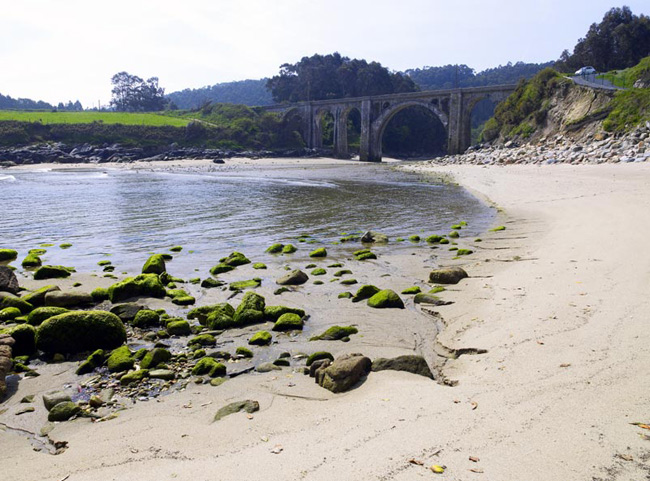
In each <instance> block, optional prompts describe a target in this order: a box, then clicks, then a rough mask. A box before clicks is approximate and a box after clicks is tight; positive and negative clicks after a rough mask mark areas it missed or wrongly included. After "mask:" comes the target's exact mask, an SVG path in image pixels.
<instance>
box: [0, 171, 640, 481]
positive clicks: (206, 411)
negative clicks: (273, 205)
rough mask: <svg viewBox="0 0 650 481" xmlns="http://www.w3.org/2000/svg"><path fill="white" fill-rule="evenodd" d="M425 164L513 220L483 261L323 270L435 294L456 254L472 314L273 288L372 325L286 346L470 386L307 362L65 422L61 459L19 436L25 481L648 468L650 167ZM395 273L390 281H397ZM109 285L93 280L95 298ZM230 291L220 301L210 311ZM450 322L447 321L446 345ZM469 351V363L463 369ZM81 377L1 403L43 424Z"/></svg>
mask: <svg viewBox="0 0 650 481" xmlns="http://www.w3.org/2000/svg"><path fill="white" fill-rule="evenodd" d="M309 162H311V160H309ZM406 168H411V167H409V166H407V167H406ZM416 168H418V169H426V170H429V171H431V172H433V173H435V174H436V175H439V174H442V175H452V176H453V177H454V178H455V179H456V180H457V181H458V182H460V183H461V184H462V185H464V186H466V187H467V188H469V189H471V190H473V191H474V192H476V193H477V195H480V196H483V197H484V198H486V200H488V201H489V202H493V203H494V204H495V205H496V206H498V208H499V209H500V210H501V214H500V215H501V219H500V220H499V222H500V223H502V224H503V225H505V226H506V228H507V229H506V230H505V231H501V232H487V233H485V234H484V235H482V236H481V237H482V238H483V242H482V243H480V244H478V243H469V242H467V241H464V242H466V243H467V245H468V246H471V247H472V248H473V249H474V250H475V253H474V254H473V255H471V256H468V257H467V258H463V259H460V260H450V259H449V256H445V257H444V259H442V260H440V259H436V258H435V257H432V256H435V255H436V254H437V253H438V252H436V251H435V250H429V249H423V248H418V247H414V248H413V253H414V254H415V255H411V253H410V252H407V253H403V254H400V255H396V254H391V252H390V244H389V247H386V248H377V249H376V251H377V253H378V254H379V259H378V260H377V261H371V262H365V263H361V262H356V261H352V260H350V259H345V258H344V259H337V258H336V257H330V258H327V259H326V260H325V261H322V262H317V264H319V265H327V264H329V263H331V262H335V261H342V262H344V263H345V267H346V268H350V269H351V270H352V271H353V272H354V277H355V278H356V279H358V280H359V283H360V284H363V283H366V282H370V283H373V284H376V285H378V286H379V287H387V288H392V289H394V290H396V291H397V292H399V291H400V290H401V289H403V288H406V287H409V286H411V285H413V284H417V285H421V286H422V287H425V286H426V284H425V283H424V282H423V281H424V280H425V279H426V278H427V274H428V272H429V270H430V269H431V268H432V267H435V265H436V264H437V263H438V262H440V263H443V264H444V265H462V266H463V267H464V268H465V269H466V270H467V271H468V272H469V274H470V276H471V277H470V278H469V279H466V280H464V281H461V283H460V284H458V286H452V287H450V288H449V289H448V290H447V291H446V292H444V293H442V294H441V297H443V299H445V300H450V301H454V304H452V305H449V306H440V307H431V308H429V311H435V312H436V313H438V315H439V317H437V316H436V315H431V313H429V314H427V313H425V312H422V311H421V310H420V309H418V308H416V307H414V306H413V304H412V301H408V302H407V308H406V309H404V310H400V311H396V310H372V309H369V308H368V307H367V306H366V305H365V303H358V304H351V303H349V301H345V300H342V299H337V297H336V294H338V292H341V291H343V290H354V288H355V287H356V286H350V287H351V288H350V289H347V288H345V287H344V286H340V285H339V284H338V283H329V282H328V281H329V278H330V277H331V276H327V277H326V278H325V279H323V280H324V281H325V284H324V285H322V286H311V285H309V286H308V287H306V288H305V289H300V290H298V292H295V293H285V294H283V295H282V296H280V299H278V302H275V299H273V297H274V296H273V294H272V290H273V288H274V286H272V285H270V284H268V283H267V285H264V284H263V286H262V288H260V289H258V292H259V293H260V294H262V295H264V296H265V297H266V298H267V301H268V300H269V299H271V300H272V302H269V303H273V304H276V303H278V304H279V303H282V304H286V305H289V306H296V307H301V308H304V309H305V310H307V312H308V313H309V314H312V317H311V319H310V320H309V321H308V325H309V328H308V329H311V330H313V331H314V332H320V331H321V330H324V328H326V327H329V326H331V325H334V324H339V325H349V324H355V325H357V326H358V328H359V331H360V332H359V334H358V335H355V336H352V338H351V341H350V342H349V343H341V342H325V341H319V342H316V343H306V342H305V341H304V339H303V340H300V339H296V340H295V341H296V342H292V341H293V340H292V339H289V338H287V339H285V340H284V341H283V342H286V343H287V344H285V345H287V346H291V347H289V348H288V349H289V350H290V351H291V352H299V351H304V352H313V351H317V350H321V349H326V350H329V351H331V352H332V353H333V354H335V355H338V354H343V353H348V352H362V353H363V354H365V355H367V356H369V357H371V358H374V357H377V356H383V357H391V356H396V355H400V354H406V353H419V354H422V355H424V356H425V358H426V359H427V361H428V362H429V363H430V364H431V365H434V364H435V365H439V366H440V368H441V369H442V373H443V378H444V379H446V380H447V381H448V382H447V384H453V385H455V387H450V386H449V385H445V384H442V383H436V382H433V381H431V380H428V379H426V378H423V377H419V376H415V375H412V374H408V373H401V372H388V371H384V372H379V373H371V374H370V376H368V378H367V380H366V381H365V382H364V383H363V384H361V385H360V386H359V387H357V388H356V389H354V390H352V391H350V392H348V393H344V394H332V393H330V392H329V391H327V390H324V389H322V388H320V387H319V386H317V385H316V384H315V383H314V381H313V379H311V378H309V377H307V376H304V375H303V374H299V373H296V372H293V371H292V369H290V368H284V369H283V370H282V371H275V372H271V373H264V374H261V373H255V374H251V375H244V376H239V377H236V378H234V379H231V380H229V381H227V382H226V383H225V384H223V385H221V386H219V387H211V386H209V385H194V384H190V385H188V387H187V388H186V389H185V390H184V391H182V392H178V393H174V394H172V395H169V396H164V397H160V398H157V399H155V400H150V401H147V402H138V403H136V404H135V405H133V406H131V407H130V408H129V409H126V410H124V411H120V412H119V415H118V416H117V417H116V418H115V419H113V420H110V421H107V422H103V423H91V422H90V420H88V419H77V420H74V421H71V422H66V423H61V424H58V425H57V426H56V427H55V429H54V430H53V431H52V433H51V434H50V436H51V438H52V439H55V440H65V441H67V442H68V443H69V448H68V449H67V450H66V451H65V452H64V453H62V454H60V455H58V456H51V455H48V454H43V453H37V452H34V451H33V450H32V447H31V445H30V444H29V442H28V441H27V440H26V438H24V437H23V436H19V435H17V434H14V433H9V432H5V433H1V434H0V451H1V452H2V453H3V463H2V467H3V471H4V473H5V474H6V475H7V478H8V479H12V480H36V479H38V480H50V479H51V480H61V479H64V478H66V476H68V475H69V478H66V479H68V480H70V481H77V480H90V479H93V480H94V479H103V480H110V479H114V480H124V479H138V480H159V479H180V480H185V479H187V480H203V479H205V480H208V479H209V480H231V479H248V480H257V479H260V480H262V479H264V480H269V479H278V480H280V479H306V480H332V479H337V480H347V479H350V480H352V479H355V480H356V479H386V480H388V479H390V480H413V479H430V478H431V477H435V476H436V475H435V474H433V473H432V472H431V471H429V470H428V467H429V466H431V465H432V464H438V465H444V466H446V468H447V469H446V471H445V473H444V474H443V475H440V477H441V479H452V480H461V479H462V480H465V479H485V480H491V479H499V480H519V479H527V480H533V479H534V480H536V479H540V480H541V479H544V480H558V481H559V480H566V479H592V478H594V479H621V480H623V479H641V478H643V477H644V476H647V468H646V467H645V465H646V464H647V458H648V443H649V442H648V441H646V440H644V439H642V438H641V437H640V436H639V434H640V433H642V431H643V430H642V429H639V428H638V427H636V426H632V425H630V424H629V423H631V422H635V421H639V422H647V421H648V419H647V418H644V416H647V393H648V391H649V388H650V375H648V374H647V370H646V369H644V368H645V367H647V366H648V362H649V361H650V348H649V347H648V345H647V342H646V336H645V331H646V330H647V328H646V324H647V318H648V314H650V306H649V305H648V304H649V301H647V300H646V299H647V295H646V293H647V291H648V284H649V281H650V276H649V275H648V272H649V269H648V268H649V267H650V266H649V264H650V255H648V254H647V252H646V249H645V243H646V239H647V237H648V234H650V232H648V231H649V230H650V227H649V226H650V222H649V221H650V219H649V218H648V217H650V209H649V208H648V207H650V205H649V204H650V194H649V193H648V190H647V185H648V182H649V181H650V168H648V167H647V166H645V165H603V166H577V167H572V166H547V167H533V166H512V167H504V168H495V167H491V168H482V167H477V166H459V167H453V168H450V167H432V166H429V165H428V164H417V166H416ZM461 240H462V237H461ZM384 249H385V250H384ZM310 262H311V260H309V259H308V258H303V259H300V258H299V259H295V260H292V261H291V264H292V266H293V265H295V266H297V267H303V268H304V265H305V264H307V263H310ZM282 266H283V261H280V260H279V261H278V262H277V264H276V265H271V264H269V271H270V273H269V275H270V274H271V271H272V273H273V274H277V276H278V277H279V275H280V274H281V273H283V272H284V271H283V269H282ZM239 269H242V270H241V271H240V270H239ZM245 269H250V267H247V266H244V267H240V268H238V269H237V271H238V272H237V275H238V277H241V278H244V277H246V276H247V275H249V274H250V276H251V277H252V276H253V275H254V274H253V272H255V273H257V271H253V270H252V269H251V272H250V273H248V272H247V271H245ZM328 271H329V269H328ZM386 273H389V274H391V276H390V277H381V276H382V275H384V274H386ZM229 274H230V273H229ZM78 279H79V278H77V280H78ZM224 279H225V280H229V279H228V277H227V275H226V276H224ZM313 279H314V278H312V280H313ZM74 280H75V279H74V276H73V281H74ZM73 281H70V282H73ZM105 281H106V284H108V283H110V282H109V281H108V280H105V279H99V280H98V279H97V278H84V279H83V280H82V282H83V283H84V287H83V289H88V290H90V289H91V288H92V285H93V282H105ZM32 282H33V281H32ZM66 282H68V281H66ZM360 284H359V285H360ZM34 285H35V284H34ZM34 285H30V284H29V283H26V286H27V287H33V286H34ZM61 287H62V288H63V287H64V284H63V283H61ZM227 295H228V293H221V292H214V290H212V291H210V292H209V294H206V297H205V298H202V299H197V301H198V302H197V304H204V303H206V304H207V303H209V302H213V301H220V300H223V299H222V297H221V296H227ZM402 297H404V298H405V297H407V296H402ZM233 302H235V303H236V299H235V300H233ZM149 304H150V305H151V307H158V306H157V305H155V303H153V302H152V303H149ZM436 319H437V321H436ZM439 326H444V329H443V330H442V332H441V333H440V335H438V336H437V339H436V334H437V330H438V327H439ZM258 327H259V326H254V327H251V331H252V330H255V329H257V328H258ZM266 327H268V326H266ZM248 334H249V333H246V334H245V335H248ZM304 337H307V336H304ZM233 341H234V342H237V341H236V340H233ZM241 344H243V342H242V343H241ZM235 345H240V344H235ZM458 349H467V351H462V350H461V351H454V350H458ZM472 349H481V350H486V351H487V352H486V353H484V354H472ZM454 352H456V354H458V353H463V352H467V354H464V355H461V356H460V357H457V358H455V359H454V358H453V357H455V356H452V354H453V353H454ZM447 358H449V359H447ZM230 367H231V366H229V368H230ZM75 368H76V363H62V364H58V365H48V366H47V367H46V368H44V369H39V371H40V372H41V373H42V375H41V376H40V377H38V378H26V379H22V380H21V381H20V383H19V385H18V391H17V392H16V393H15V394H14V395H13V396H12V397H11V398H10V399H8V400H7V401H5V402H4V403H3V404H1V405H0V409H7V412H6V413H5V414H2V415H0V421H1V422H3V423H7V424H10V425H11V426H14V427H22V428H24V429H26V430H28V431H38V429H40V426H41V425H42V424H43V422H44V419H45V410H44V408H43V407H42V404H41V403H40V402H39V401H38V400H37V402H36V403H34V405H35V407H36V412H35V413H30V414H24V415H21V416H15V415H14V414H13V413H14V412H15V410H16V409H18V408H19V407H22V406H19V400H20V399H21V398H22V397H23V396H24V395H27V394H34V393H40V392H42V391H45V390H48V389H52V388H54V387H56V388H59V387H60V386H61V385H62V384H65V383H66V382H69V383H75V382H78V379H77V377H76V376H75V375H74V369H75ZM242 399H254V400H257V401H259V403H260V407H261V409H260V411H259V412H257V413H255V414H253V415H252V416H247V415H246V414H244V413H240V414H236V415H232V416H229V417H227V418H225V419H223V420H221V421H219V422H217V423H211V421H212V417H213V416H214V413H215V412H216V411H217V409H219V408H220V407H221V406H222V405H224V404H227V403H229V402H233V401H237V400H242ZM23 406H24V405H23ZM279 448H281V449H279ZM273 451H275V452H278V451H280V452H279V453H277V454H276V453H274V452H273ZM470 457H472V458H478V459H479V461H477V462H474V461H472V460H470ZM630 459H631V460H630ZM410 460H414V461H417V462H422V463H423V465H422V466H420V465H419V464H417V463H412V462H409V461H410ZM470 470H474V471H473V472H472V471H470ZM479 471H480V472H479Z"/></svg>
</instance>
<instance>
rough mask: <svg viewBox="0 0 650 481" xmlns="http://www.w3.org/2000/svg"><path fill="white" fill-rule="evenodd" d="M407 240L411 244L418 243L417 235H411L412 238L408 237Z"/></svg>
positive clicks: (418, 237)
mask: <svg viewBox="0 0 650 481" xmlns="http://www.w3.org/2000/svg"><path fill="white" fill-rule="evenodd" d="M409 240H410V241H411V242H420V236H419V235H412V236H409Z"/></svg>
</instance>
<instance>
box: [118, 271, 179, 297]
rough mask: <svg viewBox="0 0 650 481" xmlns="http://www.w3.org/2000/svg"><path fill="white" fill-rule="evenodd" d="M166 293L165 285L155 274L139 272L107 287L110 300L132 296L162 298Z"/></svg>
mask: <svg viewBox="0 0 650 481" xmlns="http://www.w3.org/2000/svg"><path fill="white" fill-rule="evenodd" d="M166 295H167V291H166V290H165V286H163V285H162V282H160V278H159V277H158V276H157V275H156V274H140V275H139V276H136V277H127V278H126V279H124V280H123V281H121V282H118V283H116V284H113V285H112V286H110V287H109V288H108V297H109V299H110V301H111V302H121V301H124V300H126V299H130V298H132V297H156V298H158V299H163V298H164V297H165V296H166Z"/></svg>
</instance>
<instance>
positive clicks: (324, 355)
mask: <svg viewBox="0 0 650 481" xmlns="http://www.w3.org/2000/svg"><path fill="white" fill-rule="evenodd" d="M321 359H329V360H330V361H333V360H334V356H332V354H330V353H329V352H327V351H317V352H315V353H313V354H311V355H310V356H309V357H308V358H307V366H311V365H312V364H313V363H314V361H320V360H321Z"/></svg>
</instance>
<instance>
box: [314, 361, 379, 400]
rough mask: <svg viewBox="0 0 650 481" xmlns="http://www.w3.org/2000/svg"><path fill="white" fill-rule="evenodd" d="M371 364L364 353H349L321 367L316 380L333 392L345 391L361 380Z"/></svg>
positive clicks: (317, 371) (316, 373)
mask: <svg viewBox="0 0 650 481" xmlns="http://www.w3.org/2000/svg"><path fill="white" fill-rule="evenodd" d="M371 366H372V362H371V361H370V359H369V358H367V357H365V356H363V355H362V354H347V355H344V356H341V357H339V358H338V359H336V360H335V361H334V362H332V363H331V364H327V365H324V366H322V367H319V368H318V369H317V370H316V372H315V375H316V376H315V377H316V382H317V383H318V384H319V385H320V386H321V387H324V388H325V389H327V390H329V391H332V392H333V393H340V392H345V391H348V390H349V389H351V388H352V387H354V386H355V385H356V384H357V383H358V382H359V381H361V380H362V379H363V378H364V377H365V376H366V375H367V374H368V373H369V372H370V369H371Z"/></svg>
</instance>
